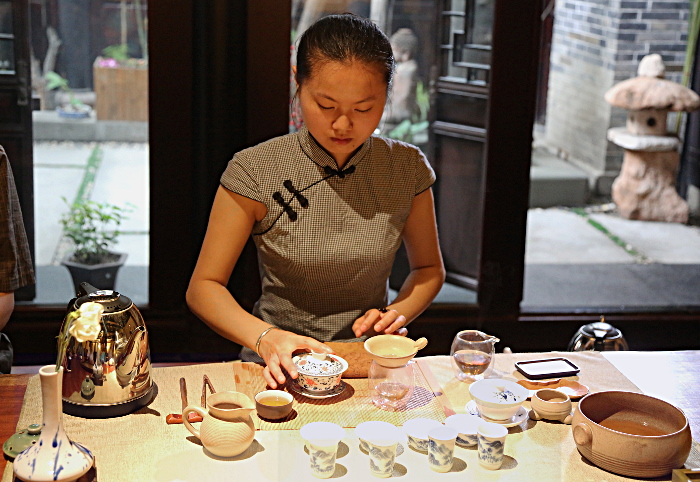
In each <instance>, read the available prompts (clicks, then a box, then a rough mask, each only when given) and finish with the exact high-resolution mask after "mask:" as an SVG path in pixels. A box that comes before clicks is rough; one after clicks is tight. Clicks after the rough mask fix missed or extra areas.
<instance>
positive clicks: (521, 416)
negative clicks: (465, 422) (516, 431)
mask: <svg viewBox="0 0 700 482" xmlns="http://www.w3.org/2000/svg"><path fill="white" fill-rule="evenodd" d="M464 409H465V410H466V411H467V413H469V414H471V415H476V416H477V417H481V418H482V419H483V420H485V421H487V422H491V423H497V424H499V425H503V426H504V427H507V428H508V427H515V426H516V425H520V424H521V423H523V422H524V421H525V420H527V419H528V418H530V416H529V415H528V411H527V409H526V408H525V407H523V406H522V405H521V406H520V409H519V410H518V411H517V412H516V414H515V415H513V416H512V417H510V418H509V419H507V420H503V421H499V420H491V419H490V418H484V417H483V416H482V415H481V414H480V413H479V408H478V407H477V406H476V402H475V401H474V400H471V401H469V402H468V403H467V404H466V405H465V406H464Z"/></svg>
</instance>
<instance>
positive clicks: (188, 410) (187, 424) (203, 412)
mask: <svg viewBox="0 0 700 482" xmlns="http://www.w3.org/2000/svg"><path fill="white" fill-rule="evenodd" d="M192 412H197V413H198V414H199V415H200V416H201V417H202V420H204V417H206V416H207V412H206V410H204V409H203V408H202V407H196V406H194V405H189V406H188V407H186V408H185V409H184V410H183V411H182V423H183V424H184V425H185V427H187V430H189V431H190V433H191V434H192V435H194V436H195V437H197V438H198V439H200V440H201V439H202V437H200V436H199V430H197V429H195V428H194V427H193V426H192V424H191V423H190V420H189V418H188V417H189V414H190V413H192Z"/></svg>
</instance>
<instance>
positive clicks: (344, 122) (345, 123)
mask: <svg viewBox="0 0 700 482" xmlns="http://www.w3.org/2000/svg"><path fill="white" fill-rule="evenodd" d="M351 127H352V120H350V118H349V117H348V116H347V115H345V114H343V115H341V116H339V117H338V118H337V119H335V121H333V129H335V130H337V131H346V130H348V129H350V128H351Z"/></svg>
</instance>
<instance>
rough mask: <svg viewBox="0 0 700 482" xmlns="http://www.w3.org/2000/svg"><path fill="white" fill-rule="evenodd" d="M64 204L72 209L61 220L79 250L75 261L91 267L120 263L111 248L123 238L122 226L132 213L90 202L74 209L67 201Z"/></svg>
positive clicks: (111, 205)
mask: <svg viewBox="0 0 700 482" xmlns="http://www.w3.org/2000/svg"><path fill="white" fill-rule="evenodd" d="M63 202H65V203H66V205H68V207H69V208H70V209H69V211H68V212H66V213H64V214H63V216H61V225H62V226H63V233H64V235H65V236H66V237H67V238H69V239H70V240H71V241H72V242H73V245H74V247H75V251H74V252H73V256H72V260H73V261H76V262H79V263H83V264H88V265H90V264H99V263H103V262H107V261H114V260H116V259H118V257H119V256H118V255H116V254H114V253H112V252H111V251H110V248H111V247H113V246H114V245H115V244H116V242H117V239H118V237H119V235H120V234H121V232H120V231H119V230H118V228H119V225H120V224H121V223H122V221H124V220H125V219H127V218H128V216H126V213H129V212H131V211H132V209H130V207H128V206H127V207H120V206H116V205H114V204H109V203H99V202H96V201H90V200H86V201H76V202H74V203H73V204H72V205H71V204H69V203H68V201H67V200H66V198H63Z"/></svg>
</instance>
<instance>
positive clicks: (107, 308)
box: [75, 290, 134, 313]
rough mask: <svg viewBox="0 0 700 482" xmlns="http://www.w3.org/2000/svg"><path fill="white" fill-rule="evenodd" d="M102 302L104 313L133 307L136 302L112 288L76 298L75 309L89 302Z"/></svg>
mask: <svg viewBox="0 0 700 482" xmlns="http://www.w3.org/2000/svg"><path fill="white" fill-rule="evenodd" d="M90 301H92V302H95V303H100V304H101V305H102V306H103V307H104V313H118V312H120V311H125V310H128V309H129V308H131V306H132V305H133V304H134V303H133V302H132V301H131V299H130V298H128V297H126V296H124V295H122V294H119V292H118V291H112V290H95V291H92V292H90V293H88V294H86V295H85V296H81V297H80V298H78V299H77V300H75V309H78V308H80V305H82V304H83V303H87V302H90Z"/></svg>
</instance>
